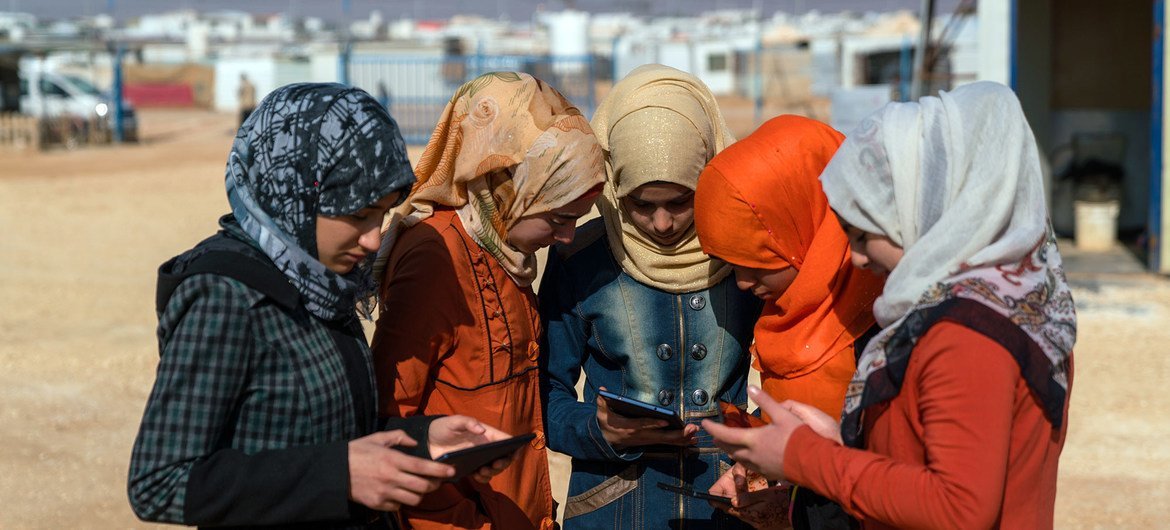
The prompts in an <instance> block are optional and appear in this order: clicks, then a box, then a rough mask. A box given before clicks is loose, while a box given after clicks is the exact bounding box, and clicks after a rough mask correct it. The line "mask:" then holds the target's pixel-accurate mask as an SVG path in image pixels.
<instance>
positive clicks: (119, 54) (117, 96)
mask: <svg viewBox="0 0 1170 530" xmlns="http://www.w3.org/2000/svg"><path fill="white" fill-rule="evenodd" d="M125 55H126V45H124V44H122V43H120V42H119V43H118V45H117V48H116V49H115V51H114V86H113V87H111V88H110V92H111V94H110V96H111V97H112V98H113V99H114V101H112V103H113V104H114V143H119V144H120V143H122V140H123V139H124V138H125V136H124V134H125V131H124V130H123V127H124V126H125V124H124V123H123V121H122V111H123V108H122V97H123V96H122V60H123V58H124V56H125Z"/></svg>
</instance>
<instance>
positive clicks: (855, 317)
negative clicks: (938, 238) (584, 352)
mask: <svg viewBox="0 0 1170 530" xmlns="http://www.w3.org/2000/svg"><path fill="white" fill-rule="evenodd" d="M843 139H844V137H843V136H842V135H841V133H839V132H837V131H835V130H833V128H832V127H829V126H828V125H825V124H823V123H821V122H818V121H815V120H810V119H808V118H803V117H800V116H779V117H776V118H773V119H771V120H768V121H767V122H765V123H764V124H763V125H761V126H760V128H759V129H757V130H756V131H755V132H753V133H752V134H750V135H748V136H747V137H746V138H743V139H741V140H740V141H739V142H737V143H736V144H735V145H732V146H731V147H728V148H727V149H726V150H724V151H723V152H722V153H719V154H718V155H716V156H715V158H714V159H713V160H712V161H711V163H710V164H708V165H707V168H706V169H705V170H704V171H703V175H702V176H701V177H700V178H699V185H698V191H697V192H696V193H695V226H696V227H697V229H698V233H699V241H700V242H701V243H702V246H703V250H704V251H705V252H706V253H707V254H710V255H712V256H718V257H719V258H722V259H724V260H726V261H727V262H728V263H730V264H731V266H732V268H733V269H735V277H736V282H737V284H738V286H739V288H740V289H744V290H745V291H749V292H751V293H753V294H755V295H756V296H758V297H760V298H761V299H763V300H764V310H763V313H762V314H761V315H760V317H759V320H758V321H757V322H756V323H755V335H754V337H755V343H754V344H753V345H752V351H753V353H754V354H755V355H754V361H755V367H756V369H757V370H759V371H760V379H761V381H762V386H763V388H764V391H765V392H766V393H767V394H768V395H770V396H772V397H773V398H775V399H777V400H786V399H795V400H800V401H803V402H806V403H809V404H811V405H813V406H815V407H816V408H818V409H820V410H822V411H824V412H825V413H826V414H830V415H832V416H833V417H835V418H836V417H838V416H839V414H840V412H841V406H842V405H843V404H844V402H845V391H846V389H847V387H848V386H849V381H850V379H851V378H852V376H853V372H854V369H855V367H856V365H855V354H856V352H857V351H860V348H861V347H862V346H864V344H865V343H864V341H863V340H862V338H863V337H865V336H866V333H867V332H868V331H870V330H871V328H873V327H874V317H873V311H872V307H873V301H874V299H875V298H877V296H878V294H880V293H881V287H882V279H881V278H880V277H879V276H877V275H875V274H873V273H872V272H870V271H866V270H861V269H856V268H854V267H853V266H852V265H851V264H850V262H849V259H850V252H849V240H848V238H847V237H846V236H845V230H844V229H843V228H841V224H840V223H839V222H837V217H836V216H834V215H833V211H832V210H830V209H829V202H828V199H827V198H826V197H825V193H824V191H822V190H821V185H820V182H819V181H818V180H817V177H818V176H820V174H821V171H822V170H824V168H825V165H826V164H828V163H829V160H830V159H831V158H832V157H833V153H835V152H836V151H837V147H838V146H839V145H840V144H841V141H842V140H843ZM764 416H765V417H767V415H766V414H765V415H764ZM749 478H750V477H749V476H748V475H747V474H746V473H745V470H744V468H743V466H740V465H737V466H735V467H733V468H732V470H731V471H730V472H729V473H726V474H724V476H723V477H722V478H721V479H720V480H719V481H718V482H717V483H716V485H715V488H713V489H712V490H711V492H712V493H715V494H718V495H724V496H732V497H737V499H736V505H735V509H734V510H731V511H732V513H734V514H736V515H738V516H740V517H742V518H743V519H745V520H748V521H751V522H752V523H753V524H755V525H756V526H757V527H760V528H768V527H776V528H780V527H782V526H770V525H778V524H782V523H783V524H787V523H789V521H788V518H787V517H786V515H787V514H788V513H791V514H792V517H793V521H791V523H792V524H794V525H795V526H796V527H797V528H847V527H848V525H849V521H848V517H847V516H846V515H845V513H844V512H842V511H841V510H840V509H838V508H834V507H833V506H832V504H831V503H829V502H828V501H826V500H824V499H821V498H817V497H816V496H815V495H812V494H811V492H807V491H806V492H800V491H798V492H797V495H796V507H795V509H791V510H790V509H789V506H788V503H789V499H791V498H792V495H791V493H790V492H787V490H786V489H785V488H779V489H775V488H773V489H772V490H771V491H764V492H758V493H753V494H750V495H749V494H747V491H746V490H745V487H746V486H747V484H746V483H747V482H748V479H749ZM737 481H738V483H739V487H736V483H737ZM752 489H755V488H752ZM777 514H782V515H779V516H778V515H777Z"/></svg>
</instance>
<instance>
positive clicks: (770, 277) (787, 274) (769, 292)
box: [731, 264, 797, 300]
mask: <svg viewBox="0 0 1170 530" xmlns="http://www.w3.org/2000/svg"><path fill="white" fill-rule="evenodd" d="M731 268H732V270H734V271H735V286H736V287H738V288H739V290H741V291H751V292H752V294H754V295H756V296H757V297H758V298H760V299H761V300H775V299H777V298H780V295H782V294H784V291H787V290H788V288H789V287H790V286H791V285H792V282H793V280H796V273H797V270H796V267H793V266H791V265H786V266H785V267H783V268H779V269H753V268H751V267H743V266H740V265H735V264H732V265H731Z"/></svg>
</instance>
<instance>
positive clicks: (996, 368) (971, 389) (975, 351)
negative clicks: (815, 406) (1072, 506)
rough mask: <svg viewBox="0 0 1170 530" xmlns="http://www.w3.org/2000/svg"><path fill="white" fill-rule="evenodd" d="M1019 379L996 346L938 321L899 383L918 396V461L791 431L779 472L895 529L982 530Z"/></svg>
mask: <svg viewBox="0 0 1170 530" xmlns="http://www.w3.org/2000/svg"><path fill="white" fill-rule="evenodd" d="M915 364H918V365H919V366H918V367H917V369H916V368H915ZM915 372H916V373H915ZM1019 377H1020V376H1019V366H1018V365H1017V364H1016V361H1015V360H1014V359H1013V358H1012V357H1011V355H1010V354H1009V353H1008V352H1007V351H1006V350H1004V349H1003V347H1001V346H1000V345H999V344H998V343H996V342H994V341H992V340H991V339H989V338H987V337H985V336H983V335H980V334H978V333H976V332H974V331H971V330H970V329H967V328H965V327H962V326H960V325H958V324H954V323H949V322H942V323H939V324H937V325H935V326H934V327H932V328H931V330H930V331H928V332H927V333H926V335H924V336H923V337H922V339H921V340H920V341H919V342H918V345H917V346H916V347H915V348H914V351H913V353H912V357H911V361H910V367H909V368H908V369H907V374H906V381H905V383H904V386H903V388H902V392H903V393H905V392H917V394H918V408H919V413H920V414H921V421H922V426H923V440H922V445H923V448H924V455H923V458H924V460H925V465H921V464H918V463H907V462H900V461H895V460H893V459H891V458H889V457H887V456H884V455H879V454H876V453H872V452H868V451H863V450H858V449H851V448H846V447H842V446H840V445H838V444H837V443H836V442H832V441H830V440H828V439H826V438H822V437H820V436H818V435H816V434H814V433H813V432H812V430H811V429H809V428H807V427H801V428H799V429H798V430H797V431H796V432H794V433H793V436H792V438H791V439H790V440H789V442H788V445H787V447H786V452H785V456H784V470H785V475H787V478H788V479H789V480H791V481H793V482H795V483H797V484H802V485H805V486H808V487H810V488H811V489H813V490H815V491H817V492H819V493H821V494H822V495H825V496H827V497H829V498H831V499H833V500H835V501H837V502H838V503H839V504H841V506H842V507H844V508H845V509H846V510H847V511H849V512H850V513H852V514H853V515H855V516H857V517H859V518H862V519H872V520H877V521H881V522H883V523H885V524H889V525H893V526H896V527H901V528H989V527H991V526H993V525H994V524H995V522H996V520H997V518H998V516H999V512H1000V503H1001V499H1002V498H1003V494H1004V484H1005V477H1006V473H1007V466H1008V449H1009V443H1010V436H1011V425H1012V410H1013V401H1014V396H1015V388H1016V383H1017V381H1018V379H1019ZM892 412H893V410H892V409H891V410H888V411H887V412H886V413H887V414H888V413H892ZM905 436H906V438H911V437H913V436H914V434H913V433H905ZM911 443H916V442H911Z"/></svg>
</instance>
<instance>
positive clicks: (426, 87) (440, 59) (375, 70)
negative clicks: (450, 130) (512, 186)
mask: <svg viewBox="0 0 1170 530" xmlns="http://www.w3.org/2000/svg"><path fill="white" fill-rule="evenodd" d="M338 68H339V73H340V74H341V75H340V76H339V77H340V78H341V81H342V82H343V83H347V84H351V85H353V86H357V87H361V88H362V89H364V90H366V91H367V92H369V93H370V94H372V95H374V97H377V98H379V99H380V100H381V101H382V103H383V104H384V105H386V106H387V108H388V109H389V110H390V114H391V115H392V116H394V119H395V120H396V121H397V122H398V126H399V128H401V130H402V136H403V138H405V139H406V142H407V143H409V144H425V143H426V142H427V140H429V139H430V137H431V132H432V131H433V130H434V128H435V124H436V122H438V120H439V116H440V115H441V114H442V113H443V108H444V107H445V106H446V105H447V102H448V101H449V100H450V99H451V95H452V94H454V93H455V90H456V89H458V88H459V86H460V85H462V84H463V83H465V82H467V81H470V80H472V79H474V78H475V77H477V76H479V75H481V74H484V73H487V72H494V71H514V72H525V73H528V74H531V75H533V76H534V77H536V78H538V79H541V80H542V81H545V82H546V83H548V84H550V85H552V86H553V87H554V88H556V89H557V90H558V91H560V92H561V94H563V95H564V96H565V97H566V98H568V100H569V101H570V102H572V103H573V104H574V105H576V106H577V108H579V109H581V112H582V113H584V114H585V116H586V117H587V118H588V117H592V115H593V109H594V107H595V106H596V101H595V93H594V90H595V88H594V87H595V85H596V81H597V80H596V73H595V71H594V63H593V58H592V57H589V56H583V57H550V56H539V55H466V56H437V55H436V56H432V57H407V56H397V55H368V54H352V55H349V57H348V58H347V57H346V56H345V55H344V54H343V55H342V58H341V64H340V65H339V66H338Z"/></svg>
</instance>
